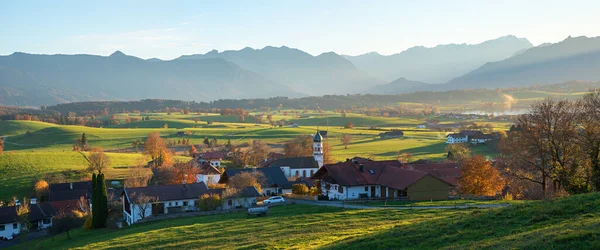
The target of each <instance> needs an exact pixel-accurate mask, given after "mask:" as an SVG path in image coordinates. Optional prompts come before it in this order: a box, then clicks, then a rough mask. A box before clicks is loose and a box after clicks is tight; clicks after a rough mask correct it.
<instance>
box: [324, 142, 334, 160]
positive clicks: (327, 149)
mask: <svg viewBox="0 0 600 250" xmlns="http://www.w3.org/2000/svg"><path fill="white" fill-rule="evenodd" d="M335 162H336V161H335V157H333V148H332V147H331V145H329V142H327V141H324V142H323V164H333V163H335Z"/></svg>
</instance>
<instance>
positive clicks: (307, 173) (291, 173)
mask: <svg viewBox="0 0 600 250" xmlns="http://www.w3.org/2000/svg"><path fill="white" fill-rule="evenodd" d="M269 167H279V168H281V171H283V174H285V176H286V177H307V178H308V177H311V176H312V175H313V174H314V173H316V172H317V171H318V170H319V165H318V162H317V161H316V160H315V158H313V157H312V156H308V157H292V158H280V159H277V160H275V161H273V162H272V163H271V164H269Z"/></svg>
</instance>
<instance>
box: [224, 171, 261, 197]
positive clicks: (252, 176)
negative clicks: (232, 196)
mask: <svg viewBox="0 0 600 250" xmlns="http://www.w3.org/2000/svg"><path fill="white" fill-rule="evenodd" d="M265 181H266V178H265V175H264V174H263V173H262V172H258V171H256V170H254V171H244V172H241V173H238V174H236V175H234V176H232V177H230V178H229V180H227V185H228V186H229V187H232V188H235V189H239V190H241V189H244V188H246V187H250V186H253V187H255V188H256V190H258V192H259V193H262V185H263V184H264V183H265Z"/></svg>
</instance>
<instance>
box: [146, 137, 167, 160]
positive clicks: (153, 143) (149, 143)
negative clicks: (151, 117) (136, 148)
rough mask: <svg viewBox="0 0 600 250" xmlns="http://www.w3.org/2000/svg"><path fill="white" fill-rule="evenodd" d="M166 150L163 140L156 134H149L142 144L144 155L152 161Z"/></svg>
mask: <svg viewBox="0 0 600 250" xmlns="http://www.w3.org/2000/svg"><path fill="white" fill-rule="evenodd" d="M166 148H167V145H166V144H165V140H163V138H161V137H160V134H159V133H158V132H153V133H151V134H149V135H148V138H146V141H145V142H144V154H146V155H149V156H150V158H152V160H153V161H156V159H158V158H159V157H160V156H161V154H162V153H164V152H165V151H166Z"/></svg>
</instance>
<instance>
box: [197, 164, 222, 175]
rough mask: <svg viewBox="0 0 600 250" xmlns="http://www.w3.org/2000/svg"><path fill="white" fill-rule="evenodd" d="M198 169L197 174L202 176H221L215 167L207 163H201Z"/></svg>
mask: <svg viewBox="0 0 600 250" xmlns="http://www.w3.org/2000/svg"><path fill="white" fill-rule="evenodd" d="M198 169H200V171H199V173H198V174H202V175H217V174H219V175H220V174H221V171H219V169H217V168H216V167H215V166H213V165H212V164H210V163H209V162H205V163H203V164H202V165H201V166H200V167H199V168H198Z"/></svg>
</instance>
